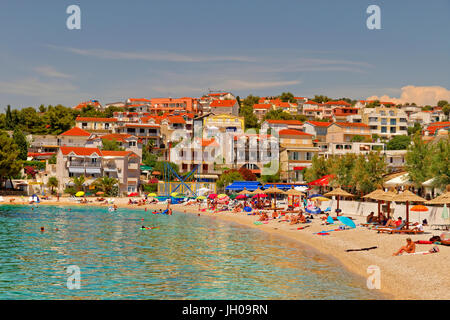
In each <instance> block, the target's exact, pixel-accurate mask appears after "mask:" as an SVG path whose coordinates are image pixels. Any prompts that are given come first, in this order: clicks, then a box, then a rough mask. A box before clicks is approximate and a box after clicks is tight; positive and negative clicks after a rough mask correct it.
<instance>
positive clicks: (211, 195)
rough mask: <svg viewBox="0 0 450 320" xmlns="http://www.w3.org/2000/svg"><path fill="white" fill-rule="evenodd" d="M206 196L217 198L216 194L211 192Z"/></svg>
mask: <svg viewBox="0 0 450 320" xmlns="http://www.w3.org/2000/svg"><path fill="white" fill-rule="evenodd" d="M208 198H210V199H215V198H217V194H215V193H211V194H210V195H208Z"/></svg>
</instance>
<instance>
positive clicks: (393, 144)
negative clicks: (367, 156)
mask: <svg viewBox="0 0 450 320" xmlns="http://www.w3.org/2000/svg"><path fill="white" fill-rule="evenodd" d="M410 144H411V138H410V137H409V136H403V135H401V136H393V137H392V138H391V140H389V142H388V143H387V145H386V148H387V149H388V150H406V149H407V148H408V146H409V145H410Z"/></svg>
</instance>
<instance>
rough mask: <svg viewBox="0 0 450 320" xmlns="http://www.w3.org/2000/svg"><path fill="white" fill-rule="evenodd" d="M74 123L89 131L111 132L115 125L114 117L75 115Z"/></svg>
mask: <svg viewBox="0 0 450 320" xmlns="http://www.w3.org/2000/svg"><path fill="white" fill-rule="evenodd" d="M75 125H76V126H77V127H78V128H80V129H83V130H85V131H88V132H90V133H113V132H114V131H115V128H116V126H117V119H116V118H94V117H77V118H76V119H75Z"/></svg>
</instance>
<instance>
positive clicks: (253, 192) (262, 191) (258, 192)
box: [248, 188, 266, 206]
mask: <svg viewBox="0 0 450 320" xmlns="http://www.w3.org/2000/svg"><path fill="white" fill-rule="evenodd" d="M265 193H266V191H265V190H261V189H260V188H258V189H256V190H254V191H252V192H249V193H248V194H265ZM257 200H258V206H259V205H260V197H258V199H257Z"/></svg>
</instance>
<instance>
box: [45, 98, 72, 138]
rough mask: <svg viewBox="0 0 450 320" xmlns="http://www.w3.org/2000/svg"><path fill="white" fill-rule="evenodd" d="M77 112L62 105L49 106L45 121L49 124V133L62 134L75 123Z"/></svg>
mask: <svg viewBox="0 0 450 320" xmlns="http://www.w3.org/2000/svg"><path fill="white" fill-rule="evenodd" d="M75 117H76V113H75V112H74V111H73V110H72V109H71V108H66V107H64V106H62V105H57V106H55V107H53V106H51V105H50V106H48V108H47V112H46V113H45V114H44V117H43V122H44V123H45V124H46V125H48V128H47V129H46V131H47V133H49V134H61V133H63V132H65V131H67V130H69V129H70V128H72V127H73V126H74V125H75Z"/></svg>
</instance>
